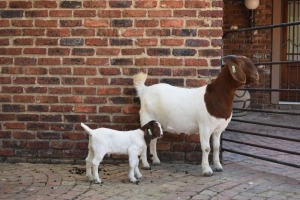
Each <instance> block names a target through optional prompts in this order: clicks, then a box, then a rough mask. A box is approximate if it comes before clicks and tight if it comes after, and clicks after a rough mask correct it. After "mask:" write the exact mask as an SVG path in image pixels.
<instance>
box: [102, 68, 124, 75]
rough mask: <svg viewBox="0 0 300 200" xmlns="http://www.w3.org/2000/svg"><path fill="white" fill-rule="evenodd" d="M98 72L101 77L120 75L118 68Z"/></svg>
mask: <svg viewBox="0 0 300 200" xmlns="http://www.w3.org/2000/svg"><path fill="white" fill-rule="evenodd" d="M99 72H100V74H101V75H111V76H112V75H120V74H121V72H120V69H119V68H100V69H99Z"/></svg>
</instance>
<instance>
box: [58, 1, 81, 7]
mask: <svg viewBox="0 0 300 200" xmlns="http://www.w3.org/2000/svg"><path fill="white" fill-rule="evenodd" d="M60 7H61V8H81V7H82V2H81V1H62V2H61V3H60Z"/></svg>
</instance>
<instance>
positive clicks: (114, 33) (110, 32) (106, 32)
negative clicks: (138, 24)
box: [97, 29, 119, 37]
mask: <svg viewBox="0 0 300 200" xmlns="http://www.w3.org/2000/svg"><path fill="white" fill-rule="evenodd" d="M97 35H98V36H102V37H105V36H107V37H118V35H119V33H118V30H117V29H98V32H97Z"/></svg>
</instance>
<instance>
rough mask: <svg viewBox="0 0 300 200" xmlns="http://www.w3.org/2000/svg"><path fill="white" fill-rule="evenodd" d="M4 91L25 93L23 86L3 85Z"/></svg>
mask: <svg viewBox="0 0 300 200" xmlns="http://www.w3.org/2000/svg"><path fill="white" fill-rule="evenodd" d="M2 93H23V87H21V86H2Z"/></svg>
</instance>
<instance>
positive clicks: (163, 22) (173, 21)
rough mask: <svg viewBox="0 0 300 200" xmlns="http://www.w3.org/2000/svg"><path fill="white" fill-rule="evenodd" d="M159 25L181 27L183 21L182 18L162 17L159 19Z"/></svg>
mask: <svg viewBox="0 0 300 200" xmlns="http://www.w3.org/2000/svg"><path fill="white" fill-rule="evenodd" d="M160 23H161V27H168V28H182V27H184V26H183V25H184V21H183V20H182V19H163V20H161V21H160Z"/></svg>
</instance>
